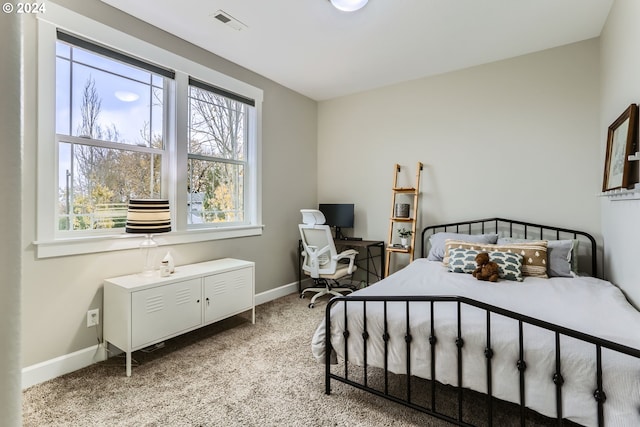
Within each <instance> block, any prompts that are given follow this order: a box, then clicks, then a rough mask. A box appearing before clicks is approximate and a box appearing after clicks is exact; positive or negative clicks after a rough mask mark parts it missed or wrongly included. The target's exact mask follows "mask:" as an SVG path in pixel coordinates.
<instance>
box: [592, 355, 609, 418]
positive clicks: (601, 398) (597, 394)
mask: <svg viewBox="0 0 640 427" xmlns="http://www.w3.org/2000/svg"><path fill="white" fill-rule="evenodd" d="M596 384H597V388H596V390H595V391H594V392H593V397H594V398H595V399H596V402H598V426H600V427H602V426H604V407H603V405H604V402H605V401H606V400H607V395H606V394H605V393H604V390H602V347H600V344H596Z"/></svg>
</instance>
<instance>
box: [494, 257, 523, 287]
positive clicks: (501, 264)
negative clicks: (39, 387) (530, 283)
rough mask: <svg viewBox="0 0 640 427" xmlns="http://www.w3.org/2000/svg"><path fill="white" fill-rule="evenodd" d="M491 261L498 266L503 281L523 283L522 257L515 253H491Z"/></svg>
mask: <svg viewBox="0 0 640 427" xmlns="http://www.w3.org/2000/svg"><path fill="white" fill-rule="evenodd" d="M489 261H493V262H495V263H496V264H498V275H499V276H500V278H501V279H505V280H515V281H516V282H522V280H524V278H523V277H522V255H520V254H516V253H513V252H501V251H493V252H489Z"/></svg>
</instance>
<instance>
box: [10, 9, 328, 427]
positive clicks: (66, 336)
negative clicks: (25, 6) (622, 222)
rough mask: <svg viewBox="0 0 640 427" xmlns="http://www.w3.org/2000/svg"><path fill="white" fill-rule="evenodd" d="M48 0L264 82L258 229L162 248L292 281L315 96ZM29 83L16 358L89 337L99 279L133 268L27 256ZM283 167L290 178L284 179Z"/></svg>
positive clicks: (29, 40)
mask: <svg viewBox="0 0 640 427" xmlns="http://www.w3.org/2000/svg"><path fill="white" fill-rule="evenodd" d="M56 3H59V4H60V5H61V6H63V7H66V8H68V9H71V10H73V11H75V12H78V13H80V14H82V15H85V16H87V17H89V18H91V19H94V20H96V21H99V22H102V23H104V24H106V25H109V26H111V27H113V28H115V29H117V30H120V31H123V32H126V33H128V34H131V35H133V36H134V37H137V38H139V39H142V40H144V41H147V42H151V43H154V44H156V45H158V46H160V47H161V48H164V49H166V50H169V51H171V52H173V53H177V54H179V55H181V56H183V57H186V58H188V59H190V60H192V61H196V62H198V63H200V64H203V65H205V66H207V67H210V68H212V69H214V70H216V71H219V72H222V73H225V74H227V75H229V76H231V77H234V78H236V79H239V80H242V81H244V82H246V83H248V84H250V85H253V86H255V87H258V88H260V89H262V90H263V91H264V101H263V115H262V180H261V185H262V219H263V223H264V225H265V228H264V231H263V235H262V236H258V237H246V238H238V239H229V240H218V241H211V242H203V243H197V244H185V245H177V246H175V247H172V248H171V249H172V253H173V254H174V257H175V260H176V264H177V265H180V264H188V263H193V262H198V261H204V260H208V259H215V258H222V257H235V258H241V259H247V260H250V261H254V262H255V263H256V292H258V293H260V292H265V291H269V290H271V289H274V288H278V287H280V286H282V285H287V284H290V283H294V282H295V281H296V280H297V264H296V261H297V254H296V252H297V244H298V229H297V224H298V222H299V216H300V214H299V209H301V208H303V207H305V206H309V205H312V204H313V203H315V201H316V182H315V179H316V161H315V156H316V135H317V128H316V117H317V104H316V102H315V101H313V100H311V99H309V98H306V97H304V96H302V95H300V94H298V93H295V92H294V91H292V90H290V89H287V88H285V87H283V86H281V85H278V84H276V83H274V82H273V81H270V80H268V79H266V78H264V77H262V76H259V75H257V74H255V73H253V72H251V71H249V70H246V69H244V68H242V67H239V66H238V65H236V64H233V63H231V62H229V61H227V60H225V59H223V58H220V57H218V56H216V55H213V54H211V53H209V52H207V51H205V50H203V49H200V48H197V47H195V46H193V45H191V44H189V43H187V42H185V41H184V40H181V39H179V38H177V37H174V36H171V35H169V34H168V33H165V32H164V31H162V30H160V29H158V28H155V27H152V26H150V25H148V24H146V23H144V22H141V21H139V20H137V19H135V18H133V17H131V16H129V15H126V14H124V13H122V12H120V11H118V10H116V9H114V8H112V7H110V6H108V5H106V4H104V3H102V2H101V1H99V0H58V1H56ZM35 33H36V26H35V18H33V17H28V18H27V19H26V20H25V48H26V52H25V56H24V60H25V64H24V67H25V73H26V76H25V81H26V82H36V81H37V78H36V73H35V71H36V70H35V69H36V63H35V49H36V46H35ZM4 60H5V58H4V55H3V61H4ZM35 87H36V85H35V84H32V85H28V86H27V92H26V94H25V109H26V110H25V115H26V117H28V118H29V120H28V122H27V124H28V126H27V128H26V129H25V136H24V141H25V142H24V144H25V148H24V150H25V159H24V165H23V166H22V169H21V171H22V176H23V180H24V190H25V191H24V194H25V198H24V201H23V212H24V215H23V218H24V223H23V230H22V232H23V239H22V244H21V245H20V246H19V247H20V248H21V250H22V256H23V261H22V275H23V280H22V296H23V305H22V323H23V326H22V341H23V345H22V348H23V352H22V355H23V358H22V366H23V367H30V366H33V365H35V364H39V363H41V362H46V361H49V360H52V359H54V358H57V357H61V356H64V355H68V354H71V353H73V352H76V351H80V350H83V349H87V348H90V347H91V346H94V345H95V344H96V343H97V340H96V331H95V330H94V328H87V327H86V320H85V319H86V312H87V310H88V309H90V308H100V309H101V310H102V308H103V307H102V280H103V279H104V278H107V277H113V276H118V275H122V274H130V273H134V272H136V271H138V269H139V262H138V261H139V258H138V256H137V255H138V254H137V251H118V252H109V253H99V254H91V255H80V256H68V257H60V258H49V259H37V258H36V256H35V249H34V245H33V244H32V242H33V241H35V240H36V234H35V232H36V215H35V212H36V209H37V206H36V200H35V194H36V170H37V168H36V130H37V122H36V120H35V117H36V105H37V100H36V94H35ZM3 102H8V101H5V100H4V96H3V97H2V98H0V103H3ZM12 105H13V104H12ZM292 176H295V177H296V179H291V177H292ZM13 225H14V226H15V224H13ZM163 249H167V248H166V247H165V248H163ZM14 250H15V248H14ZM98 332H99V333H100V334H101V332H100V331H98ZM0 424H1V422H0Z"/></svg>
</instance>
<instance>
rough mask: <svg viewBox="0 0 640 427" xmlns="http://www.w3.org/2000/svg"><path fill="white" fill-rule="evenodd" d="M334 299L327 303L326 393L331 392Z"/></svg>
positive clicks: (325, 346)
mask: <svg viewBox="0 0 640 427" xmlns="http://www.w3.org/2000/svg"><path fill="white" fill-rule="evenodd" d="M332 306H333V301H329V302H328V303H327V308H326V310H325V315H324V316H325V318H324V319H325V320H324V324H325V337H324V338H325V341H324V393H325V394H331V351H332V350H331V349H332V347H331V307H332Z"/></svg>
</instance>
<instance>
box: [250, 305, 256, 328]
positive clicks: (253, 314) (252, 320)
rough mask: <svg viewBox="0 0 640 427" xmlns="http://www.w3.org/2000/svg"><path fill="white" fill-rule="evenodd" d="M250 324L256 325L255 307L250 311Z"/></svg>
mask: <svg viewBox="0 0 640 427" xmlns="http://www.w3.org/2000/svg"><path fill="white" fill-rule="evenodd" d="M251 323H252V324H254V325H255V324H256V306H255V305H254V306H253V309H251Z"/></svg>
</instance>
